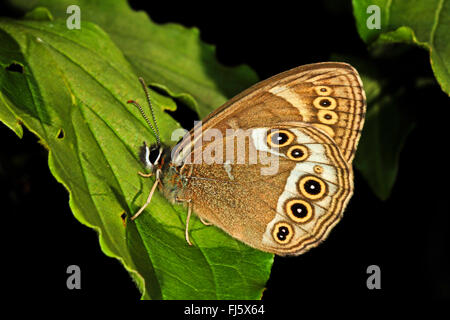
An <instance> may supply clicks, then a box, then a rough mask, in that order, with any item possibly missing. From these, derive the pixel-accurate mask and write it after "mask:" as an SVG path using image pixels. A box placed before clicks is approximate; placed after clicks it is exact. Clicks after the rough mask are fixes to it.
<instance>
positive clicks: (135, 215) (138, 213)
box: [131, 175, 161, 220]
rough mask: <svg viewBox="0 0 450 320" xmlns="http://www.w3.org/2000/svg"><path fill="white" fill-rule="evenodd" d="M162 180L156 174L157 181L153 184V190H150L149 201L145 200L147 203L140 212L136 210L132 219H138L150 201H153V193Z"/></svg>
mask: <svg viewBox="0 0 450 320" xmlns="http://www.w3.org/2000/svg"><path fill="white" fill-rule="evenodd" d="M160 182H161V181H160V180H159V176H158V175H157V176H156V180H155V183H154V184H153V187H152V190H150V193H149V195H148V198H147V201H146V202H145V204H144V205H143V206H142V208H140V209H139V211H138V212H136V213H135V214H134V216H132V217H131V220H134V219H136V218H137V217H138V216H139V215H140V214H141V213H142V212H143V211H144V209H145V208H146V207H147V206H148V205H149V204H150V201H152V197H153V193H154V192H155V190H156V187H157V186H158V183H160Z"/></svg>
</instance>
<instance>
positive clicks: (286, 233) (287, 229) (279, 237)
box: [272, 222, 294, 244]
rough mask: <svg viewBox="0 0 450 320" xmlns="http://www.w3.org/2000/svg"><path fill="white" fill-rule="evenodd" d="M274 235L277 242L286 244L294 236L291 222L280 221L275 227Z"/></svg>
mask: <svg viewBox="0 0 450 320" xmlns="http://www.w3.org/2000/svg"><path fill="white" fill-rule="evenodd" d="M272 236H273V238H274V239H275V241H276V242H278V243H280V244H286V243H288V242H289V241H291V239H292V237H293V236H294V230H293V229H292V227H291V225H290V224H288V223H286V222H278V223H277V224H276V225H275V226H274V228H273V231H272Z"/></svg>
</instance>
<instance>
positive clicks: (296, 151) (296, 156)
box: [287, 146, 309, 161]
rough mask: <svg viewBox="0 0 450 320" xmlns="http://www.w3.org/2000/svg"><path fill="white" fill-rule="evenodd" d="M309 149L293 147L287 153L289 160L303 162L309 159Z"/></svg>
mask: <svg viewBox="0 0 450 320" xmlns="http://www.w3.org/2000/svg"><path fill="white" fill-rule="evenodd" d="M308 155H309V154H308V148H306V147H305V146H292V147H290V148H289V150H288V152H287V156H288V157H289V159H291V160H294V161H303V160H305V159H306V158H308Z"/></svg>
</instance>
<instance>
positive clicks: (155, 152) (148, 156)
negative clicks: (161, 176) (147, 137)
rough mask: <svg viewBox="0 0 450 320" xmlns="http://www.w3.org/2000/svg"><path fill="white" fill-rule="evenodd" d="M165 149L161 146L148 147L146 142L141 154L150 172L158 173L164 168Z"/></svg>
mask: <svg viewBox="0 0 450 320" xmlns="http://www.w3.org/2000/svg"><path fill="white" fill-rule="evenodd" d="M162 153H163V147H162V146H161V145H160V144H154V145H151V146H148V145H147V144H146V143H145V142H144V145H143V146H142V147H141V151H140V153H139V156H140V159H141V161H142V162H143V163H144V165H145V167H146V168H147V169H149V170H152V171H156V170H157V169H161V166H162V161H161V160H162V157H161V156H162Z"/></svg>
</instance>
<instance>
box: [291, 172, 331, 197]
mask: <svg viewBox="0 0 450 320" xmlns="http://www.w3.org/2000/svg"><path fill="white" fill-rule="evenodd" d="M298 186H299V189H300V193H301V194H302V195H304V196H305V197H307V198H308V199H312V200H316V199H320V198H322V197H323V195H324V194H325V192H326V191H327V186H326V184H325V183H324V182H323V181H322V180H320V179H319V178H317V177H314V176H306V177H303V178H302V179H301V180H300V182H299V183H298Z"/></svg>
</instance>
